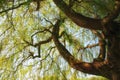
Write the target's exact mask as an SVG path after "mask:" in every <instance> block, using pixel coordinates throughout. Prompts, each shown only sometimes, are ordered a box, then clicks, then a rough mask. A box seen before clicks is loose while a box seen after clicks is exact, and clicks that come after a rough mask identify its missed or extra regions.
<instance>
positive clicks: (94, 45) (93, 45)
mask: <svg viewBox="0 0 120 80" xmlns="http://www.w3.org/2000/svg"><path fill="white" fill-rule="evenodd" d="M96 46H99V43H97V44H92V45H87V46H86V47H83V48H79V49H78V51H80V50H83V49H87V48H93V47H96Z"/></svg>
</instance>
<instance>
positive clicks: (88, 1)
mask: <svg viewBox="0 0 120 80" xmlns="http://www.w3.org/2000/svg"><path fill="white" fill-rule="evenodd" d="M44 1H47V0H28V1H24V0H23V1H14V0H3V1H1V4H3V5H2V6H1V11H0V13H1V14H2V13H7V14H8V13H9V11H11V10H12V11H13V10H14V9H16V11H17V9H18V8H19V7H21V6H23V5H27V10H29V7H30V6H32V5H31V3H34V4H35V5H36V6H35V7H34V8H35V9H34V10H36V11H39V10H42V8H41V4H42V2H44ZM11 2H13V5H12V6H11ZM53 2H54V3H55V4H56V6H55V7H54V8H56V7H58V8H59V9H60V11H61V12H58V13H60V14H62V15H60V16H59V18H58V17H56V15H54V16H53V15H52V18H53V19H54V20H48V19H46V18H44V20H45V21H46V22H48V23H50V26H49V27H48V28H45V29H44V30H42V31H39V30H38V31H37V32H35V30H33V31H32V29H34V27H32V28H28V29H29V30H28V31H30V30H31V33H32V32H35V33H34V34H32V36H30V38H32V39H31V40H29V39H27V37H24V38H23V39H22V41H21V42H23V43H24V44H25V45H24V44H22V45H24V46H23V47H22V49H26V47H27V46H32V47H36V48H37V50H38V55H34V54H33V53H32V52H31V51H29V50H28V49H26V50H28V51H29V56H28V57H30V56H31V57H32V58H33V59H34V58H36V57H39V58H40V57H41V54H40V49H41V45H42V44H46V43H48V42H52V40H53V42H54V44H55V47H56V48H57V50H58V51H59V53H60V54H61V56H62V57H63V58H64V60H65V61H67V62H68V64H69V65H70V66H71V67H72V68H74V69H76V70H78V71H82V72H84V73H88V74H93V75H99V76H103V77H106V78H108V79H110V80H119V79H120V64H119V61H120V58H119V57H120V54H119V51H120V23H119V21H120V18H119V13H120V0H109V1H108V0H104V1H102V0H99V1H98V0H66V1H65V0H53ZM9 3H10V4H9ZM6 4H9V5H10V6H11V7H10V6H5V5H6ZM15 4H17V5H15ZM43 4H44V3H43ZM43 4H42V6H45V4H44V5H43ZM49 4H50V3H49ZM51 6H52V5H51ZM47 8H48V7H47ZM22 10H23V11H24V8H23V9H22ZM18 12H19V11H18ZM12 13H13V12H12ZM26 13H27V11H26ZM26 13H24V14H22V15H26ZM48 13H52V12H50V11H49V10H48ZM56 13H57V11H56ZM34 14H35V13H34ZM63 14H65V15H63ZM14 16H15V13H14V15H13V16H12V17H13V19H11V18H10V19H8V20H9V21H10V23H11V24H12V26H13V29H14V31H16V32H17V31H20V32H21V34H22V35H24V34H23V32H22V30H17V29H19V28H18V27H16V26H18V25H19V24H18V23H17V22H15V21H14ZM43 16H44V15H43ZM45 16H51V15H45ZM66 18H67V19H70V20H71V21H72V22H73V23H75V24H76V25H77V26H74V27H73V28H76V27H81V28H85V29H88V30H90V31H91V32H93V34H95V35H96V36H97V38H98V43H97V44H92V45H88V46H86V47H84V48H82V49H86V48H92V47H96V46H99V48H100V49H99V55H98V57H97V58H94V59H93V61H92V62H85V61H83V60H80V59H78V58H76V57H75V56H74V55H73V53H71V52H70V50H68V49H67V47H66V45H65V44H64V41H62V40H60V39H61V37H63V38H64V39H65V36H63V35H65V34H67V33H66V32H65V30H61V27H63V25H66V26H67V24H64V23H65V20H66ZM39 20H40V19H39ZM70 20H69V21H70ZM40 21H42V20H40ZM26 22H29V21H27V20H26ZM43 22H44V21H43ZM15 23H16V25H14V24H15ZM32 23H36V22H32ZM20 24H22V23H20ZM29 24H30V23H29ZM24 25H25V24H24ZM24 25H22V26H24ZM35 25H36V24H35ZM67 27H69V26H67ZM8 29H9V28H7V29H6V30H8ZM38 29H39V28H38ZM61 31H63V32H61ZM25 32H26V30H25ZM42 32H43V33H44V32H47V34H48V33H49V34H48V36H50V37H49V38H47V39H46V40H43V41H38V42H37V43H34V40H36V39H34V38H33V37H34V36H35V35H37V34H38V33H42ZM2 34H5V32H3V33H2ZM16 34H17V33H16ZM13 35H14V34H13ZM67 36H68V35H67ZM71 36H72V34H71ZM39 37H40V36H39ZM18 38H19V37H18ZM28 38H29V37H28ZM42 38H43V37H42ZM1 44H2V43H1ZM67 44H68V42H67ZM77 44H79V42H77ZM67 46H68V45H67ZM74 46H75V45H74ZM52 48H53V47H52ZM20 49H21V47H20ZM1 50H2V48H1ZM44 50H45V49H44ZM76 54H77V53H76ZM77 55H78V54H77ZM23 61H24V60H23ZM23 61H22V62H23Z"/></svg>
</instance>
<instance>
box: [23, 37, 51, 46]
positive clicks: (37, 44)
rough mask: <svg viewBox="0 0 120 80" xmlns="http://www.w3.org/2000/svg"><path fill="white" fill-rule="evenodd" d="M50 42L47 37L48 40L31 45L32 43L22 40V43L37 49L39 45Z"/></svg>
mask: <svg viewBox="0 0 120 80" xmlns="http://www.w3.org/2000/svg"><path fill="white" fill-rule="evenodd" d="M51 40H52V37H49V38H48V39H46V40H43V41H39V42H38V43H36V44H33V43H31V42H29V41H27V40H23V41H24V42H25V43H27V44H28V45H30V46H33V47H37V46H39V45H42V44H46V43H48V42H50V41H51Z"/></svg>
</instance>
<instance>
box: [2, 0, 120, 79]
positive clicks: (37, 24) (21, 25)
mask: <svg viewBox="0 0 120 80" xmlns="http://www.w3.org/2000/svg"><path fill="white" fill-rule="evenodd" d="M64 1H66V3H69V2H68V0H64ZM113 5H114V2H113V0H104V1H103V0H75V3H74V4H73V6H72V8H73V9H74V10H75V11H77V12H78V13H79V12H80V13H82V14H83V15H86V16H89V17H96V18H101V17H103V16H104V15H107V14H108V13H109V12H111V11H112V9H113V7H112V6H113ZM36 7H37V3H36V2H35V1H32V0H0V80H17V79H19V80H29V79H30V80H32V79H33V80H88V78H87V79H86V78H85V79H83V78H84V77H85V76H87V77H89V76H90V75H88V74H83V73H81V72H78V71H76V70H74V69H72V68H71V67H70V66H69V65H68V64H67V63H66V62H65V61H64V60H63V59H62V57H61V56H60V55H59V53H58V51H57V49H56V47H55V45H54V43H53V41H52V39H51V31H52V28H53V25H54V24H55V22H56V20H57V19H61V18H65V21H64V23H62V26H61V27H60V33H59V34H60V41H61V42H62V44H63V45H64V46H65V47H66V48H67V49H68V50H69V51H70V52H71V53H72V54H73V55H74V56H75V57H76V58H77V59H81V60H83V61H87V62H92V61H93V58H96V57H97V56H98V54H99V47H98V46H93V47H90V48H87V46H89V45H93V44H97V43H98V37H96V35H95V34H93V33H92V32H91V31H90V30H88V29H84V28H80V27H77V25H76V24H74V23H73V22H72V21H71V20H70V19H69V18H68V17H66V16H65V15H64V13H63V12H61V11H60V10H59V9H58V8H57V7H56V5H55V4H54V2H53V1H52V0H43V1H41V2H40V9H39V10H36ZM119 19H120V18H119ZM119 19H118V20H119ZM46 40H47V41H46ZM44 41H46V42H45V43H42V42H44ZM38 47H39V49H38ZM85 47H86V48H85ZM38 55H39V56H38ZM90 80H96V77H92V78H90ZM97 80H103V78H101V77H100V79H97Z"/></svg>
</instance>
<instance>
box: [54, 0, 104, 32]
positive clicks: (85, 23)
mask: <svg viewBox="0 0 120 80" xmlns="http://www.w3.org/2000/svg"><path fill="white" fill-rule="evenodd" d="M53 1H54V3H55V4H56V5H57V6H58V7H59V8H60V9H61V10H62V11H63V12H64V13H65V14H66V15H67V16H68V17H69V18H70V19H71V20H72V21H73V22H74V23H76V24H77V25H79V26H81V27H84V28H88V29H94V30H102V24H101V20H100V19H94V18H89V17H85V16H83V15H81V14H80V13H77V12H75V11H74V10H72V9H71V8H70V7H69V5H67V4H66V3H65V2H64V1H63V0H53Z"/></svg>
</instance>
